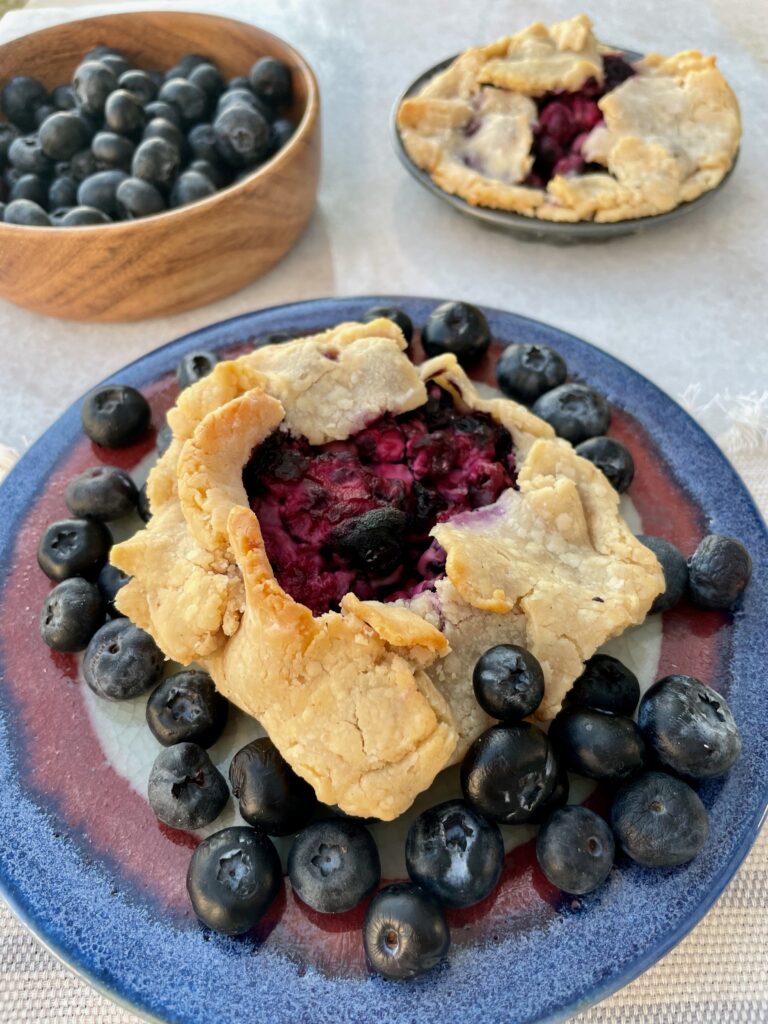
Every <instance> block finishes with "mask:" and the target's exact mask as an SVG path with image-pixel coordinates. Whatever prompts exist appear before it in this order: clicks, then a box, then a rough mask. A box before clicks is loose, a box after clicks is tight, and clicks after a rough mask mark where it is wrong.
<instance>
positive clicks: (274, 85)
mask: <svg viewBox="0 0 768 1024" xmlns="http://www.w3.org/2000/svg"><path fill="white" fill-rule="evenodd" d="M248 81H249V83H250V86H251V89H253V91H254V93H255V94H256V96H258V97H259V99H261V100H264V101H265V102H267V103H269V104H270V105H271V106H273V107H280V106H283V105H284V104H286V103H290V101H291V96H292V94H293V83H292V80H291V69H290V68H289V67H288V65H287V64H284V63H283V61H281V60H276V59H275V58H274V57H262V58H261V59H260V60H257V61H256V63H255V64H254V65H253V67H252V68H251V70H250V72H249V74H248Z"/></svg>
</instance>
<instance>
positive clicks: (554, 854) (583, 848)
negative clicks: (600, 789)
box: [536, 806, 616, 896]
mask: <svg viewBox="0 0 768 1024" xmlns="http://www.w3.org/2000/svg"><path fill="white" fill-rule="evenodd" d="M615 852H616V844H615V842H614V839H613V835H612V833H611V830H610V829H609V828H608V825H607V824H606V823H605V822H604V821H603V819H602V818H600V817H598V815H597V814H595V812H594V811H590V810H589V809H588V808H586V807H574V806H571V807H563V808H561V810H559V811H555V813H554V814H553V815H552V817H551V818H549V820H548V821H546V822H545V823H544V824H543V825H542V827H541V829H540V830H539V834H538V837H537V839H536V857H537V859H538V862H539V865H540V867H541V870H542V871H543V872H544V874H545V875H546V876H547V878H548V879H549V881H550V882H551V883H552V885H555V886H557V888H558V889H562V890H563V891H564V892H569V893H573V894H574V895H575V896H583V895H584V894H585V893H588V892H592V891H593V890H594V889H597V888H598V887H599V886H601V885H602V884H603V882H604V881H605V880H606V878H607V877H608V875H609V874H610V873H611V868H612V867H613V858H614V854H615Z"/></svg>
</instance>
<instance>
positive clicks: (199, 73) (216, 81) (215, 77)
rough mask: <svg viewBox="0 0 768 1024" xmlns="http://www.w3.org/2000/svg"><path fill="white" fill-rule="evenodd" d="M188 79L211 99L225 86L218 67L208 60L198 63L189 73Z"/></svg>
mask: <svg viewBox="0 0 768 1024" xmlns="http://www.w3.org/2000/svg"><path fill="white" fill-rule="evenodd" d="M187 80H188V81H190V82H191V83H192V85H196V86H197V88H198V89H200V90H202V92H204V93H205V95H206V96H207V97H208V99H209V100H215V99H216V98H217V97H218V96H219V95H220V94H221V93H222V92H223V91H224V87H225V83H224V79H223V78H222V77H221V74H220V72H219V70H218V68H217V67H216V66H215V65H214V64H211V63H209V62H208V61H204V62H203V63H202V64H197V65H196V66H195V67H194V68H193V69H192V70H191V71H190V73H189V74H188V75H187Z"/></svg>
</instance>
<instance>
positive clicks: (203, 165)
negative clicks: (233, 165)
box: [187, 154, 231, 188]
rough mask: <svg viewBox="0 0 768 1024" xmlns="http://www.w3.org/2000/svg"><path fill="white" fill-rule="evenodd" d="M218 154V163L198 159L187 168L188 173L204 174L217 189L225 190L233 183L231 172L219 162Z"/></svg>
mask: <svg viewBox="0 0 768 1024" xmlns="http://www.w3.org/2000/svg"><path fill="white" fill-rule="evenodd" d="M218 161H219V157H218V154H217V156H216V161H211V160H202V159H197V160H193V161H192V162H191V163H190V164H189V166H188V167H187V170H188V171H197V172H198V173H199V174H203V175H204V176H205V177H206V178H207V179H208V180H209V181H210V182H212V183H213V184H214V185H215V186H216V188H224V187H225V186H226V185H228V184H229V182H230V181H231V171H228V170H227V169H226V168H225V167H223V166H222V165H221V164H220V163H219V162H218Z"/></svg>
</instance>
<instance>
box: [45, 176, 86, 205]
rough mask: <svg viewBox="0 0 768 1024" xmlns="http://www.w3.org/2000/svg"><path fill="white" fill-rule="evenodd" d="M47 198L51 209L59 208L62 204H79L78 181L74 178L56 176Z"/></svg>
mask: <svg viewBox="0 0 768 1024" xmlns="http://www.w3.org/2000/svg"><path fill="white" fill-rule="evenodd" d="M47 199H48V207H49V209H51V210H58V209H60V208H61V207H62V206H75V205H76V204H77V182H76V181H75V179H74V178H65V177H60V178H54V179H53V181H52V182H51V184H50V186H49V188H48V196H47ZM40 205H41V206H42V205H43V204H42V203H41V204H40Z"/></svg>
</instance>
